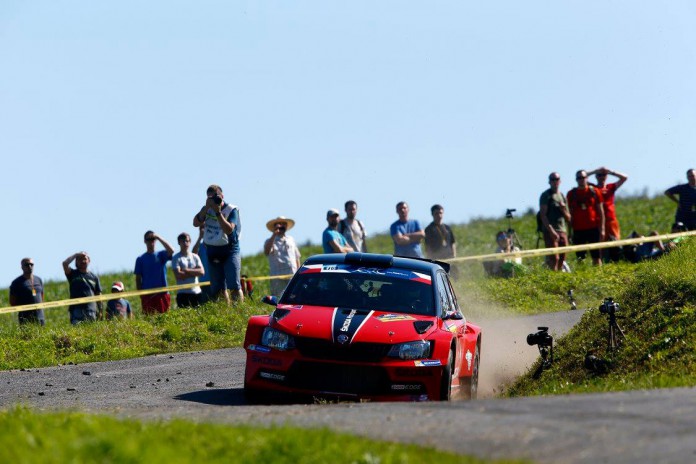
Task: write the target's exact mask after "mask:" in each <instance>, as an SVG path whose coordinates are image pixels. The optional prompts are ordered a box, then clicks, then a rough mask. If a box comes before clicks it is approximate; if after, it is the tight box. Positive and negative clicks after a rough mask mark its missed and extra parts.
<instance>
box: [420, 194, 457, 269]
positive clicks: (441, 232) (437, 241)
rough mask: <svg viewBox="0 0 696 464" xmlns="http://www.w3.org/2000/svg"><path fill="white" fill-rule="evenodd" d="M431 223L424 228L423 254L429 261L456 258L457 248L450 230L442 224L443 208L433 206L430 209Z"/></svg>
mask: <svg viewBox="0 0 696 464" xmlns="http://www.w3.org/2000/svg"><path fill="white" fill-rule="evenodd" d="M430 214H432V215H433V222H431V223H430V224H428V227H426V228H425V253H426V255H427V256H428V258H430V259H449V258H456V257H457V246H456V243H455V242H456V240H455V238H454V233H453V232H452V229H451V228H450V226H448V225H447V224H444V223H443V222H442V218H443V217H444V215H445V208H443V207H442V206H441V205H433V206H432V207H431V208H430Z"/></svg>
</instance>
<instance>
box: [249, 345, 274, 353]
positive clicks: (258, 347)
mask: <svg viewBox="0 0 696 464" xmlns="http://www.w3.org/2000/svg"><path fill="white" fill-rule="evenodd" d="M247 349H248V350H249V351H259V352H261V353H270V352H271V349H270V348H269V347H267V346H263V345H249V346H247Z"/></svg>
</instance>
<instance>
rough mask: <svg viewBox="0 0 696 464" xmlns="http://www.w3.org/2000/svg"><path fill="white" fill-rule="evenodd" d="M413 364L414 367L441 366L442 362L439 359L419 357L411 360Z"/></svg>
mask: <svg viewBox="0 0 696 464" xmlns="http://www.w3.org/2000/svg"><path fill="white" fill-rule="evenodd" d="M413 365H414V366H416V367H433V366H442V362H441V361H440V360H439V359H420V360H418V361H413Z"/></svg>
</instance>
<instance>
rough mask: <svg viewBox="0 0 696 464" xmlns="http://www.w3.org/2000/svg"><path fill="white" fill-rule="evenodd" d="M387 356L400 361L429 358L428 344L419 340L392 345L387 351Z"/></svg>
mask: <svg viewBox="0 0 696 464" xmlns="http://www.w3.org/2000/svg"><path fill="white" fill-rule="evenodd" d="M389 356H390V357H392V358H401V359H423V358H427V357H429V356H430V342H426V341H424V340H419V341H417V342H406V343H400V344H398V345H394V346H392V347H391V349H390V350H389Z"/></svg>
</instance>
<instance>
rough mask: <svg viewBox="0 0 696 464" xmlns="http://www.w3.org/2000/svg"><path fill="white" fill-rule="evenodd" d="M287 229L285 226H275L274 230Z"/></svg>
mask: <svg viewBox="0 0 696 464" xmlns="http://www.w3.org/2000/svg"><path fill="white" fill-rule="evenodd" d="M286 229H287V227H285V226H275V230H286Z"/></svg>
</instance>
